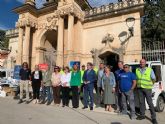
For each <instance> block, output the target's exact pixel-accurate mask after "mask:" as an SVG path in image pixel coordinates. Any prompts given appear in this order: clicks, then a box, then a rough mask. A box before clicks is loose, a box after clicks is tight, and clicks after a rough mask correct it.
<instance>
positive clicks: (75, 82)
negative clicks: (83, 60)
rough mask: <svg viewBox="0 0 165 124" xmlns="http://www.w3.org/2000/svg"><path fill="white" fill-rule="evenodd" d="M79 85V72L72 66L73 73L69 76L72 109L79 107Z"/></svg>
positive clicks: (76, 67)
mask: <svg viewBox="0 0 165 124" xmlns="http://www.w3.org/2000/svg"><path fill="white" fill-rule="evenodd" d="M80 85H81V72H80V71H79V69H78V66H77V65H76V64H75V65H73V71H72V74H71V81H70V86H71V90H72V106H73V108H78V107H79V93H78V91H79V88H80Z"/></svg>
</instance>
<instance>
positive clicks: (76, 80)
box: [70, 71, 81, 86]
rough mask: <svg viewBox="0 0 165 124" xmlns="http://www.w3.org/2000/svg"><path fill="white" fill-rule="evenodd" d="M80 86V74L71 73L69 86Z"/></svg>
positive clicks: (78, 72)
mask: <svg viewBox="0 0 165 124" xmlns="http://www.w3.org/2000/svg"><path fill="white" fill-rule="evenodd" d="M80 85H81V72H80V71H77V72H74V71H72V74H71V80H70V86H80Z"/></svg>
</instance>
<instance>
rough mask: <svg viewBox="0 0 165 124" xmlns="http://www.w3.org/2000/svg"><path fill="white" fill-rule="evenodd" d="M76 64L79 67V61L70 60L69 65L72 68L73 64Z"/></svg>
mask: <svg viewBox="0 0 165 124" xmlns="http://www.w3.org/2000/svg"><path fill="white" fill-rule="evenodd" d="M75 64H76V65H78V68H79V69H80V61H70V63H69V67H70V68H73V65H75Z"/></svg>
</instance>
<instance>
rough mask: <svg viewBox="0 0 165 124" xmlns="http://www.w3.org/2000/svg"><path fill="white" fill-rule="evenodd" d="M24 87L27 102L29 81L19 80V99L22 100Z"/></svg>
mask: <svg viewBox="0 0 165 124" xmlns="http://www.w3.org/2000/svg"><path fill="white" fill-rule="evenodd" d="M24 87H25V90H26V100H27V101H28V100H29V80H21V81H20V99H23V91H24Z"/></svg>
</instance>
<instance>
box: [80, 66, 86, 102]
mask: <svg viewBox="0 0 165 124" xmlns="http://www.w3.org/2000/svg"><path fill="white" fill-rule="evenodd" d="M80 72H81V88H80V98H81V99H83V95H82V94H83V89H84V82H83V75H84V72H85V65H82V66H81V71H80Z"/></svg>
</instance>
